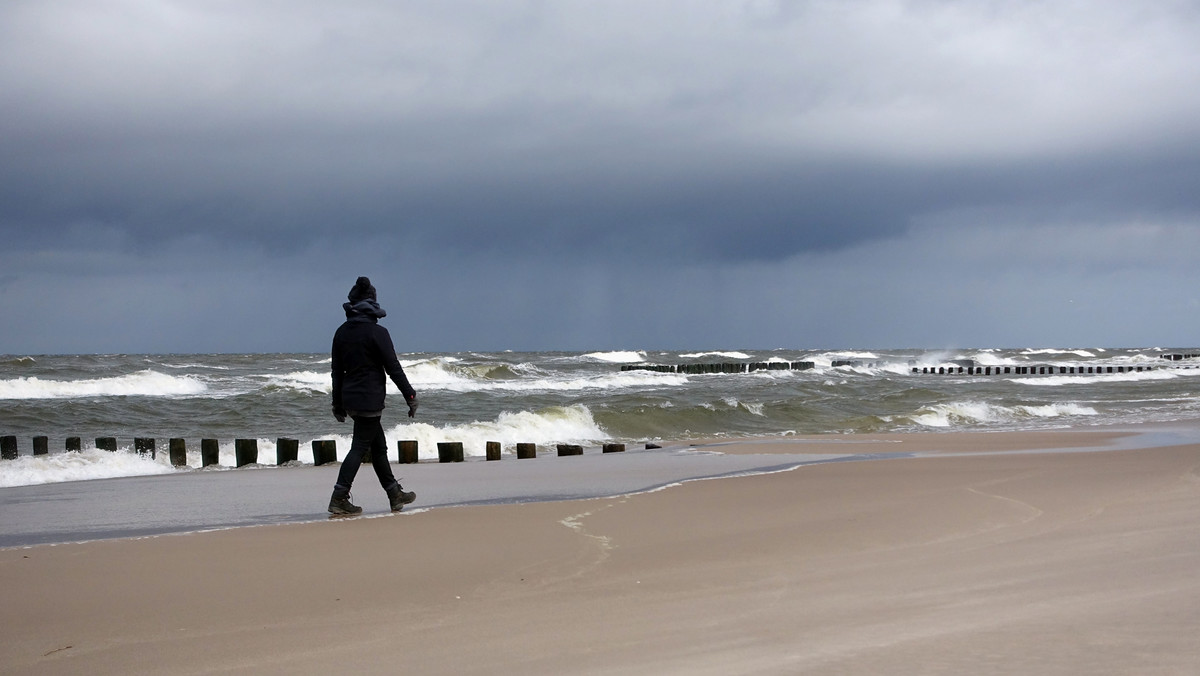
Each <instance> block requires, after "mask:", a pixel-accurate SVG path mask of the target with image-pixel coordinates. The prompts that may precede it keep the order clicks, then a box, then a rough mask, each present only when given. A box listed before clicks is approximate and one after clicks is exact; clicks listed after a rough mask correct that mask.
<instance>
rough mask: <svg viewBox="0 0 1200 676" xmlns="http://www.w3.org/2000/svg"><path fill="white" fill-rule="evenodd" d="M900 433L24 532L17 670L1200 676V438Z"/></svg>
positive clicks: (11, 626) (2, 653) (4, 611)
mask: <svg viewBox="0 0 1200 676" xmlns="http://www.w3.org/2000/svg"><path fill="white" fill-rule="evenodd" d="M891 436H900V437H902V438H901V439H899V440H893V439H891V438H890V437H891ZM1102 436H1103V435H1102ZM887 437H888V438H877V439H873V438H848V437H836V438H828V439H816V440H812V439H809V438H803V439H800V438H797V439H788V440H785V441H783V442H781V441H779V440H750V441H747V442H745V443H744V444H740V445H739V444H722V445H721V446H712V445H700V446H697V448H699V449H701V450H708V451H716V450H719V451H721V452H726V453H731V452H740V451H750V452H754V453H762V452H768V451H767V449H768V448H769V449H770V450H769V452H772V453H781V452H783V453H787V452H792V453H818V452H827V451H828V452H845V451H846V446H845V445H846V444H848V443H849V444H852V445H855V444H857V445H861V446H874V445H882V446H887V448H886V449H881V451H882V452H889V453H891V452H922V453H925V455H922V456H921V457H913V458H900V459H888V460H873V461H865V462H834V463H827V464H819V465H810V466H805V467H801V468H798V469H796V470H793V471H787V472H780V473H775V474H770V475H758V476H745V477H734V478H722V479H715V480H707V481H695V482H690V483H686V484H683V485H677V486H671V487H668V488H665V489H662V490H658V491H654V492H650V493H643V494H638V495H631V496H623V497H615V498H597V499H591V500H580V501H562V502H550V503H525V504H511V505H489V506H479V507H456V508H445V509H434V510H430V511H426V512H421V513H414V514H402V515H399V516H389V517H383V518H374V519H351V520H336V521H329V522H323V523H310V524H299V525H281V526H263V527H255V528H239V529H233V530H226V531H219V532H209V533H196V534H190V535H177V536H162V537H154V538H145V539H127V540H111V541H104V542H92V543H85V544H72V545H57V546H37V547H30V548H24V549H5V550H0V580H3V583H2V585H0V626H3V627H4V632H5V639H4V640H3V641H0V672H3V673H6V674H8V673H12V674H26V673H28V674H33V673H37V674H59V673H61V674H67V673H93V674H106V673H130V672H143V673H160V674H202V673H214V672H220V673H230V672H233V673H255V674H264V673H265V674H297V673H301V674H307V673H329V672H335V671H336V672H342V673H366V674H370V673H380V674H383V673H388V674H392V673H403V672H415V673H422V674H430V673H435V674H451V673H453V674H497V673H522V674H739V673H745V674H751V673H752V674H797V673H805V674H809V673H811V674H880V673H888V674H962V673H971V674H1012V673H1038V674H1080V673H1089V674H1190V673H1200V573H1198V572H1197V571H1200V445H1185V446H1170V447H1161V448H1145V449H1137V448H1133V449H1124V450H1113V451H1103V452H1088V451H1081V450H1079V449H1084V448H1090V447H1093V446H1097V445H1105V444H1111V443H1113V442H1115V441H1121V440H1126V438H1125V437H1123V436H1122V435H1121V434H1115V435H1109V436H1103V438H1101V437H1098V436H1097V435H1095V434H1092V433H1089V432H1084V433H1081V432H1072V431H1059V432H1048V433H1042V432H1039V433H1005V434H969V433H968V434H944V435H911V436H908V435H887ZM922 437H926V438H925V439H922ZM789 442H790V443H789ZM824 442H828V443H829V444H831V445H832V446H836V447H837V450H835V451H829V449H827V448H822V447H821V443H824ZM755 444H757V447H755ZM789 445H790V446H792V450H790V451H788V450H787V448H788V447H789ZM901 446H902V447H904V448H903V450H901V449H900V447H901ZM1050 447H1059V448H1063V449H1072V450H1071V452H1061V453H1021V452H1017V451H1021V450H1023V449H1045V448H1050ZM973 451H979V452H982V453H981V454H978V455H958V454H960V453H971V452H973ZM854 452H875V451H873V450H867V451H861V450H855V451H854ZM581 467H582V466H581Z"/></svg>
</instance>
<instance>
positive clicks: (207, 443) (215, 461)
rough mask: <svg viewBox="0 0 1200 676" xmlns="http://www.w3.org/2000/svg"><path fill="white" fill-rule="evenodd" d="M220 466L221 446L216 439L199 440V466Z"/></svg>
mask: <svg viewBox="0 0 1200 676" xmlns="http://www.w3.org/2000/svg"><path fill="white" fill-rule="evenodd" d="M219 464H221V444H220V442H218V441H217V440H216V439H201V440H200V466H201V467H208V466H209V465H219Z"/></svg>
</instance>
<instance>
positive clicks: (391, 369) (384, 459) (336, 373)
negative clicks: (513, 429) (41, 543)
mask: <svg viewBox="0 0 1200 676" xmlns="http://www.w3.org/2000/svg"><path fill="white" fill-rule="evenodd" d="M347 300H348V302H347V303H344V304H343V305H342V308H343V309H344V310H345V311H346V321H345V323H343V324H342V325H341V326H340V327H338V330H337V332H336V333H334V335H333V350H332V357H333V359H332V362H333V416H334V417H335V418H337V421H338V422H345V421H346V416H349V417H350V418H351V419H352V420H353V421H354V439H353V441H351V443H350V452H349V453H347V454H346V458H345V460H343V461H342V468H341V470H339V471H338V478H337V483H336V484H334V486H333V496H332V497H331V498H330V499H329V513H330V514H338V515H340V514H360V513H362V507H359V506H357V505H355V504H354V503H352V502H351V501H350V486H351V485H352V484H353V483H354V477H355V475H357V474H358V468H359V467H360V466H361V465H362V459H363V454H365V453H370V456H371V466H372V467H374V468H375V475H376V476H377V477H379V485H380V486H382V487H383V490H384V491H385V492H386V493H387V496H388V499H389V500H390V501H391V503H392V511H393V512H398V511H400V510H401V509H402V508H403V507H404V505H407V504H408V503H410V502H412V501H413V500H415V499H416V498H417V494H416V493H413V492H411V491H405V490H404V489H403V488H401V486H400V483H399V482H398V481H396V477H394V476H393V475H392V468H391V465H389V464H388V455H387V438H386V437H385V436H384V434H383V424H382V422H381V417H382V416H383V409H384V398H385V395H386V394H387V390H386V386H387V381H386V380H385V378H384V376H385V374H386V376H388V377H390V378H391V379H392V382H393V383H395V384H396V387H398V388H400V392H401V393H402V394H403V395H404V401H405V402H407V403H408V417H410V418H412V417H413V416H415V415H416V414H417V392H416V390H414V389H413V387H412V385H410V384H409V383H408V377H407V376H405V375H404V368H403V367H402V366H401V365H400V360H399V359H397V358H396V348H395V347H393V345H392V337H391V334H389V333H388V330H387V329H386V328H384V327H382V326H380V325H379V320H380V319H382V318H384V317H386V316H387V312H385V311H384V309H383V308H381V307H379V302H378V301H377V300H376V297H375V287H374V286H372V285H371V280H370V279H368V278H366V277H359V278H358V280H357V281H356V282H355V283H354V287H353V288H351V289H350V293H349V295H348V296H347Z"/></svg>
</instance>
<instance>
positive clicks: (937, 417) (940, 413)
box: [910, 401, 1099, 427]
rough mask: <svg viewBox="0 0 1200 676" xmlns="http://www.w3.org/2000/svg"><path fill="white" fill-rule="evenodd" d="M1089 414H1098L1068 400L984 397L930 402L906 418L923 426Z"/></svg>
mask: <svg viewBox="0 0 1200 676" xmlns="http://www.w3.org/2000/svg"><path fill="white" fill-rule="evenodd" d="M1093 415H1099V413H1098V412H1097V411H1096V409H1094V408H1091V407H1090V406H1081V405H1079V404H1076V403H1072V402H1063V403H1055V404H1048V405H1045V406H1023V405H1020V406H1001V405H998V404H990V403H988V402H985V401H959V402H951V403H947V404H937V405H934V406H931V407H929V408H927V409H924V410H922V411H921V412H919V413H917V414H914V415H912V416H910V419H911V420H912V421H913V422H915V423H917V424H918V425H924V426H926V427H952V426H955V425H975V424H981V423H984V424H987V423H992V424H995V423H1005V422H1015V421H1019V420H1028V419H1030V418H1042V419H1045V418H1060V417H1069V416H1093Z"/></svg>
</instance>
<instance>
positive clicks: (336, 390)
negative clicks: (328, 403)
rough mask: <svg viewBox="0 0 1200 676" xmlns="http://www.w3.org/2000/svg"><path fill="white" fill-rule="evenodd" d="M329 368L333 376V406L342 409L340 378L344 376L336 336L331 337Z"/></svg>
mask: <svg viewBox="0 0 1200 676" xmlns="http://www.w3.org/2000/svg"><path fill="white" fill-rule="evenodd" d="M329 356H330V360H329V361H330V370H331V371H332V373H331V375H332V376H333V389H332V390H331V392H332V393H333V407H334V408H335V409H342V408H344V407H343V406H342V379H343V377H344V376H345V373H344V371H343V367H342V356H341V355H340V354H338V346H337V338H334V339H333V348H332V349H331V350H330V351H329Z"/></svg>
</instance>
